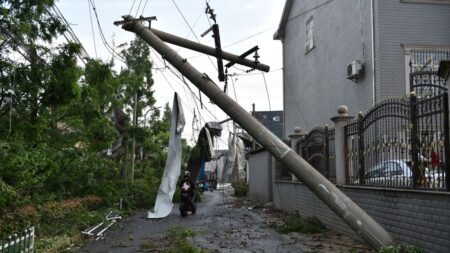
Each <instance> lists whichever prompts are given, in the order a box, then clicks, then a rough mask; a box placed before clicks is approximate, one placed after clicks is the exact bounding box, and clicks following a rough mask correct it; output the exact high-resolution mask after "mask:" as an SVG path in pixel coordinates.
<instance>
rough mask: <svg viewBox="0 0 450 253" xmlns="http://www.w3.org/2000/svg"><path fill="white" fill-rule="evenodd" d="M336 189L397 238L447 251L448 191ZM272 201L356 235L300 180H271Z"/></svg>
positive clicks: (449, 227) (449, 248) (430, 249)
mask: <svg viewBox="0 0 450 253" xmlns="http://www.w3.org/2000/svg"><path fill="white" fill-rule="evenodd" d="M340 189H341V190H342V191H343V192H344V193H345V194H346V195H347V196H348V197H349V198H351V199H352V200H353V201H354V202H355V203H356V204H357V205H359V206H360V207H361V208H362V209H364V210H365V211H366V212H367V213H368V214H369V215H371V216H372V217H373V218H374V219H375V220H376V221H377V222H379V223H380V224H381V225H382V226H383V227H384V228H385V229H387V230H388V231H389V232H391V233H392V235H393V236H394V237H395V238H396V239H397V240H398V241H400V242H403V243H407V244H411V245H415V246H418V247H420V248H422V249H424V250H425V252H436V253H442V252H450V193H448V192H431V191H411V190H399V189H385V188H368V187H349V186H345V187H341V188H340ZM273 201H274V204H275V206H276V207H277V208H278V209H280V210H284V211H286V212H294V211H298V212H299V213H300V215H303V216H313V215H314V216H317V217H318V218H319V219H320V220H321V221H322V222H324V223H325V224H326V225H327V226H328V227H331V228H332V229H334V230H336V231H338V232H341V233H344V234H347V235H350V236H352V237H355V238H357V237H358V236H357V235H356V234H355V233H354V232H353V231H352V230H351V229H350V227H348V226H347V225H346V224H345V223H344V222H342V221H341V219H340V218H339V217H338V216H337V215H336V214H334V213H333V212H332V211H331V210H330V209H329V208H328V207H327V206H326V205H325V204H323V203H322V201H320V200H319V199H318V198H317V197H316V196H315V195H314V194H313V193H312V192H311V191H310V190H309V189H308V188H307V187H306V186H305V185H304V184H302V183H299V182H288V181H275V182H274V186H273ZM359 239H361V238H359Z"/></svg>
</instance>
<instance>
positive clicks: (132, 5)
mask: <svg viewBox="0 0 450 253" xmlns="http://www.w3.org/2000/svg"><path fill="white" fill-rule="evenodd" d="M135 2H136V0H133V3H132V4H131V8H130V11H129V12H128V15H131V11H132V10H133V7H134V3H135Z"/></svg>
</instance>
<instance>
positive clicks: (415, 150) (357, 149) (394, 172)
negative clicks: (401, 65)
mask: <svg viewBox="0 0 450 253" xmlns="http://www.w3.org/2000/svg"><path fill="white" fill-rule="evenodd" d="M448 129H449V128H448V95H447V93H446V92H443V93H442V94H438V95H435V96H432V97H428V96H426V97H416V96H415V95H414V93H412V95H411V96H410V97H409V98H397V99H389V100H385V101H383V102H381V103H379V104H378V105H376V106H374V108H372V109H371V110H370V111H368V112H367V113H366V114H365V115H363V114H360V115H359V116H358V117H357V118H356V119H354V120H353V121H351V122H350V123H349V124H348V125H347V126H346V128H345V133H346V153H347V159H346V163H347V184H357V185H366V186H382V187H401V188H420V189H434V190H448V186H449V185H450V184H449V179H450V178H449V177H448V176H447V175H449V169H448V161H449V160H450V159H449V141H448V139H449V138H448Z"/></svg>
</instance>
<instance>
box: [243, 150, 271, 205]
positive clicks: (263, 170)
mask: <svg viewBox="0 0 450 253" xmlns="http://www.w3.org/2000/svg"><path fill="white" fill-rule="evenodd" d="M248 165H249V168H248V184H249V196H250V197H252V198H253V199H255V200H258V201H259V202H260V203H263V204H264V203H267V202H271V201H272V193H273V190H272V156H271V155H270V154H269V152H267V151H261V152H258V153H254V154H251V156H250V158H249V160H248Z"/></svg>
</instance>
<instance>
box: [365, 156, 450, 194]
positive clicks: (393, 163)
mask: <svg viewBox="0 0 450 253" xmlns="http://www.w3.org/2000/svg"><path fill="white" fill-rule="evenodd" d="M412 174H413V173H412V170H411V167H410V165H409V163H408V162H406V161H403V160H389V161H383V162H380V163H378V164H377V165H375V166H374V167H373V168H371V169H369V170H368V171H367V172H366V174H365V175H364V179H365V184H367V185H381V186H398V187H411V186H412V185H413V180H412ZM419 180H420V182H419V185H420V186H422V187H426V188H443V187H445V173H444V172H442V171H440V172H437V171H433V172H429V170H428V168H425V171H424V177H422V178H420V179H419Z"/></svg>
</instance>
